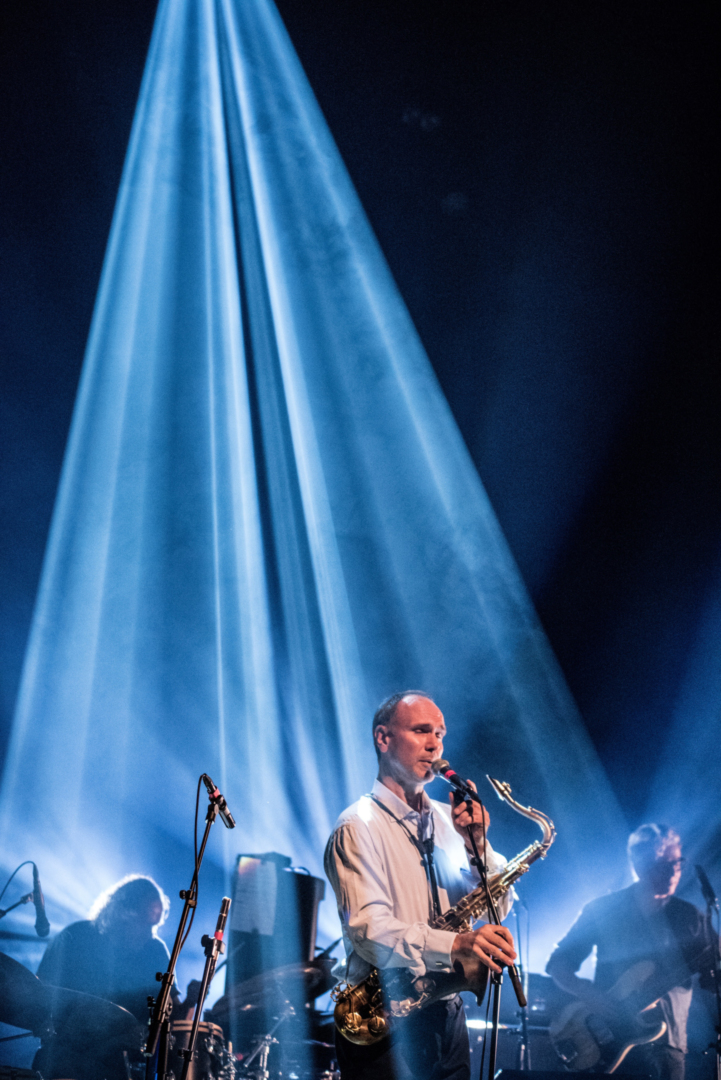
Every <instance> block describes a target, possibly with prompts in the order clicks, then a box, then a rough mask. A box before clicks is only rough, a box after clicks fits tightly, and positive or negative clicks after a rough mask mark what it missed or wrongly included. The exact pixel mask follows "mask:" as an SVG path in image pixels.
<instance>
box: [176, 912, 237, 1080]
mask: <svg viewBox="0 0 721 1080" xmlns="http://www.w3.org/2000/svg"><path fill="white" fill-rule="evenodd" d="M229 909H230V897H229V896H224V897H223V899H222V901H221V904H220V913H219V915H218V922H217V925H216V927H215V933H214V934H213V936H212V937H208V935H207V934H203V936H202V938H201V939H200V944H201V945H202V946H203V948H204V949H205V967H204V968H203V980H202V982H201V984H200V990H199V992H198V1000H197V1002H196V1005H195V1016H194V1017H193V1026H192V1028H191V1029H190V1042H189V1043H188V1046H187V1049H185V1050H183V1051H181V1055H182V1057H184V1058H185V1061H184V1062H183V1071H182V1072H181V1074H180V1080H187V1077H188V1070H189V1069H190V1063H191V1061H192V1060H193V1053H194V1052H195V1040H196V1039H197V1037H198V1025H199V1024H200V1017H201V1016H202V1013H203V1003H204V1001H205V998H206V996H207V993H208V987H209V986H210V984H211V982H212V979H213V976H214V975H215V965H216V963H217V962H218V956H219V955H220V954H221V953H223V952H225V945H224V943H223V931H224V930H225V923H226V920H227V918H228V911H229Z"/></svg>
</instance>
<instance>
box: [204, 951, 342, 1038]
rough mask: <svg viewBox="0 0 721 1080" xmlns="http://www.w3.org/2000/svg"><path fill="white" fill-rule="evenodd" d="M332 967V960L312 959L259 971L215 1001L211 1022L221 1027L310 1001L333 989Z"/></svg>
mask: <svg viewBox="0 0 721 1080" xmlns="http://www.w3.org/2000/svg"><path fill="white" fill-rule="evenodd" d="M332 965H333V961H332V960H329V959H323V960H320V961H319V960H318V959H316V960H309V961H307V962H306V963H296V964H285V965H284V966H283V967H278V968H272V969H271V970H270V971H263V972H261V974H260V975H255V976H254V977H253V978H252V979H246V981H245V982H242V983H239V984H238V985H237V986H233V987H231V988H230V990H229V991H228V993H227V994H225V995H224V996H223V997H221V998H219V999H218V1001H216V1003H215V1005H214V1006H213V1009H212V1010H211V1019H212V1020H213V1021H215V1022H216V1023H222V1021H224V1020H229V1019H230V1018H231V1017H232V1016H236V1015H238V1014H245V1013H249V1012H252V1011H254V1010H256V1009H265V1010H266V1011H267V1010H268V1009H271V1008H274V1007H276V1006H282V1004H283V1002H285V1001H290V1002H292V1003H294V1004H297V1003H298V1002H299V1001H302V1002H303V1003H305V1002H307V1001H312V1000H313V999H314V998H317V997H319V996H320V995H321V994H325V993H326V991H327V990H330V988H331V987H332V986H334V985H335V979H334V978H333V976H332V975H331V972H330V969H331V967H332Z"/></svg>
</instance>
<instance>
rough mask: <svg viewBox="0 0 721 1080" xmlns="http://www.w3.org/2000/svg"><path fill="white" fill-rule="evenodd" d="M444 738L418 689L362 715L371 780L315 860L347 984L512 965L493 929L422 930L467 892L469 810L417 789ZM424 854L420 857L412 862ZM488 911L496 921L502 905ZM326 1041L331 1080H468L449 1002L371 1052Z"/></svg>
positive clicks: (476, 821) (456, 1002)
mask: <svg viewBox="0 0 721 1080" xmlns="http://www.w3.org/2000/svg"><path fill="white" fill-rule="evenodd" d="M445 734H446V725H445V722H444V720H443V714H442V713H441V711H440V709H439V708H438V706H437V705H436V704H435V703H434V702H433V701H431V699H430V698H429V697H427V696H426V695H425V694H422V693H420V692H419V691H405V692H404V693H402V694H394V695H393V696H392V697H390V698H388V699H387V701H385V702H384V703H383V704H382V705H381V706H380V708H379V709H378V711H377V712H376V714H375V716H374V717H373V740H374V745H375V750H376V755H377V757H378V778H377V780H376V782H375V784H374V785H373V788H372V791H371V793H370V795H364V796H363V797H362V798H361V799H359V800H358V802H356V803H354V804H353V805H352V806H350V807H349V808H348V809H347V810H345V811H344V812H343V813H342V814H341V816H340V818H339V819H338V821H337V823H336V826H335V829H334V831H333V834H332V835H331V837H330V840H329V841H328V846H327V848H326V853H325V870H326V874H327V875H328V879H329V881H330V883H331V885H332V886H333V891H334V892H335V895H336V899H337V901H338V912H339V915H340V918H341V923H342V927H343V939H344V943H345V948H346V956H347V973H346V979H347V981H348V982H349V983H350V984H351V985H355V984H356V983H359V982H361V981H362V980H363V979H364V978H365V977H366V976H367V975H368V973H369V971H370V970H371V968H372V967H376V968H379V969H381V970H383V969H392V968H406V969H408V970H409V972H410V974H411V975H412V976H413V977H416V976H420V975H424V974H426V973H435V972H451V971H453V969H454V966H456V965H458V964H463V963H464V962H465V964H466V966H468V965H469V964H473V963H477V962H478V960H480V962H481V963H482V964H484V965H486V966H487V967H488V968H490V969H491V970H492V971H499V970H500V964H501V963H505V964H509V963H513V961H514V960H515V958H516V953H515V950H514V947H513V938H512V937H511V934H510V932H509V931H508V930H507V929H506V927H504V926H501V927H498V926H491V925H484V926H482V927H481V928H480V929H479V930H476V931H473V932H471V933H466V934H455V933H453V932H451V931H447V930H436V929H433V928H432V927H431V926H430V925H429V923H430V922H431V921H432V920H433V918H434V917H435V915H437V914H440V913H442V912H444V911H447V910H448V908H449V907H452V906H454V905H455V904H457V903H458V901H459V900H460V899H461V897H463V896H464V895H465V894H466V893H467V892H470V891H471V889H473V888H475V887H476V886H477V884H478V881H479V878H478V872H477V870H476V869H475V868H474V869H473V870H472V869H471V866H470V863H469V856H470V854H471V852H470V846H471V845H470V839H469V837H468V827H469V826H472V827H473V830H474V836H475V838H476V842H477V844H478V846H479V849H480V850H481V854H483V849H482V842H483V831H484V830H483V822H482V818H481V814H482V811H481V808H480V806H478V805H477V804H476V803H473V804H471V808H470V809H469V805H468V804H467V803H461V804H460V805H459V806H446V805H444V804H442V803H439V802H436V801H434V800H431V799H429V798H428V796H427V795H426V794H425V792H424V790H423V789H424V787H425V785H426V784H428V783H430V781H431V780H433V779H434V776H435V774H434V772H433V770H432V768H431V765H432V763H433V762H434V761H437V760H438V759H439V758H440V757H441V754H442V751H443V739H444V737H445ZM451 802H452V799H451ZM488 825H489V820H488V815H487V814H486V816H485V828H488ZM429 848H430V849H431V851H432V860H431V859H429V858H428V856H427V855H424V852H425V851H427V850H428V849H429ZM485 859H486V865H487V868H488V871H489V873H492V872H493V871H494V870H497V869H499V868H500V867H502V866H503V865H504V860H503V858H502V857H500V856H499V855H497V854H496V853H495V852H494V851H493V850H492V848H491V846H490V844H487V845H486V853H485ZM499 907H500V911H499V914H500V915H501V917H502V918H503V917H505V915H506V914H507V913H508V909H509V908H510V897H508V896H507V897H506V898H505V899H504V901H503V902H502V903H501V904H500V905H499ZM336 1044H337V1050H338V1061H339V1065H340V1069H341V1076H342V1078H343V1080H468V1078H469V1077H470V1053H469V1046H468V1035H467V1031H466V1025H465V1015H464V1011H463V1005H462V1003H461V999H460V998H459V997H458V996H457V995H456V996H455V997H453V998H451V999H450V1000H448V999H444V1000H441V1001H438V1002H436V1003H434V1004H433V1005H430V1006H428V1007H427V1008H425V1009H422V1010H419V1011H418V1012H415V1013H413V1014H412V1015H411V1016H409V1017H407V1018H405V1019H403V1020H401V1021H399V1022H398V1023H397V1025H396V1028H395V1033H394V1034H393V1035H392V1036H391V1037H390V1038H385V1039H382V1040H381V1041H380V1042H378V1043H375V1044H374V1045H372V1046H357V1045H355V1044H353V1043H351V1042H349V1041H348V1040H347V1039H345V1038H344V1037H343V1036H341V1035H340V1034H339V1035H338V1036H337V1039H336Z"/></svg>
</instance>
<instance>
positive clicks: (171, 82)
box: [0, 0, 624, 948]
mask: <svg viewBox="0 0 721 1080" xmlns="http://www.w3.org/2000/svg"><path fill="white" fill-rule="evenodd" d="M413 684H419V685H421V686H423V687H425V688H427V689H428V690H429V692H431V693H433V694H434V695H435V696H436V697H437V699H438V701H439V703H440V704H441V706H442V707H443V709H444V711H445V712H446V715H447V717H448V720H449V724H450V726H451V731H452V732H453V731H455V735H454V736H453V737H452V740H451V743H450V748H451V749H455V751H456V752H457V753H458V754H459V755H460V754H468V753H471V752H473V753H475V752H479V753H480V752H481V751H482V755H483V763H484V771H490V772H492V773H494V774H495V775H502V776H504V777H506V776H507V777H508V778H509V779H510V780H511V781H514V782H515V786H516V787H517V789H518V790H519V792H522V795H523V798H524V800H533V801H534V802H536V803H537V804H538V805H539V806H541V807H542V808H543V809H544V810H547V811H548V812H549V813H551V814H552V816H553V817H554V818H555V820H556V824H557V826H558V829H559V836H560V839H559V842H558V844H557V846H556V848H554V861H555V862H556V864H557V867H558V871H557V873H558V875H559V876H558V878H557V880H558V881H560V882H562V883H563V889H564V893H563V896H564V901H563V903H562V904H561V907H562V908H563V907H564V904H565V907H566V908H567V909H568V918H569V920H570V918H571V917H572V915H573V913H574V909H575V908H577V907H578V905H579V904H580V902H581V901H582V900H585V899H587V898H588V897H589V896H590V895H592V894H593V893H594V892H596V891H601V888H605V887H607V884H608V881H607V876H608V872H609V867H610V866H611V865H612V864H613V860H614V859H615V857H616V854H617V852H618V851H619V850H621V848H622V842H623V831H624V827H623V823H622V821H621V820H620V816H619V813H618V810H617V807H616V804H615V801H614V799H613V797H612V794H611V792H610V789H609V786H608V784H607V782H606V780H605V777H604V775H603V772H602V770H601V768H600V766H599V764H598V761H597V759H596V757H595V755H594V753H593V750H592V747H591V744H590V742H589V740H588V738H587V736H586V734H585V732H584V729H583V725H582V723H581V721H580V718H579V717H578V716H577V714H576V712H575V710H574V706H573V703H572V701H571V699H570V696H569V694H568V692H567V690H566V688H565V685H564V682H563V679H562V677H561V674H560V672H559V670H558V667H557V665H556V663H555V661H554V658H553V656H552V654H551V652H550V649H549V647H548V644H547V642H546V639H545V637H544V635H543V632H542V630H541V628H540V626H539V624H538V621H537V619H536V616H535V614H534V612H533V610H532V607H531V605H530V603H529V600H528V597H527V595H526V593H525V590H524V587H523V584H522V582H521V580H520V578H519V575H518V573H517V570H516V568H515V566H514V564H513V561H512V559H511V556H510V554H509V552H508V549H507V547H506V544H505V541H504V539H503V537H502V535H501V532H500V529H499V527H498V524H497V522H496V519H495V517H494V514H493V511H492V508H491V506H490V504H489V502H488V499H487V497H486V495H485V493H484V491H483V488H482V486H481V483H480V481H479V479H478V476H477V474H476V472H475V470H474V468H473V465H472V462H471V460H470V458H469V455H468V453H467V451H466V448H465V446H464V444H463V442H462V439H461V437H460V434H459V432H458V430H457V428H456V425H455V423H454V421H453V418H452V416H451V414H450V411H449V409H448V406H447V404H446V402H445V401H444V399H443V396H442V394H441V392H440V389H439V387H438V385H437V382H436V380H435V378H434V376H433V373H432V370H431V367H430V365H429V363H428V360H427V358H426V356H425V354H424V352H423V348H422V346H421V343H420V341H419V339H418V336H417V334H416V332H415V330H414V328H413V325H412V323H411V321H410V318H409V316H408V313H407V311H406V309H405V307H404V305H403V302H402V300H401V298H400V296H399V294H398V291H397V289H396V287H395V285H394V283H393V280H392V278H391V275H390V273H389V271H388V268H387V266H386V264H385V262H384V259H383V257H382V255H381V253H380V250H379V248H378V245H377V243H376V241H375V239H374V237H373V235H372V232H371V230H370V227H369V225H368V222H367V220H366V218H365V215H364V214H363V211H362V208H361V206H360V203H359V201H358V199H357V196H356V194H355V192H354V190H353V187H352V185H351V182H350V180H349V178H348V176H347V173H346V171H345V169H344V167H343V164H342V161H341V159H340V156H339V154H338V152H337V150H336V148H335V146H334V144H333V141H332V138H331V136H330V133H329V132H328V129H327V127H326V125H325V123H324V121H323V118H322V116H321V114H320V111H319V109H318V107H317V104H316V102H315V100H314V98H313V95H312V93H311V91H310V88H309V86H308V84H307V82H306V80H305V77H304V75H303V72H302V70H301V68H300V65H299V62H298V60H297V57H296V56H295V53H294V51H293V48H292V46H291V44H290V42H289V40H288V38H287V35H286V33H285V30H284V28H283V26H282V23H281V22H280V19H279V17H278V14H277V12H276V10H275V8H274V7H273V5H272V4H271V3H270V2H269V0H244V2H242V3H240V2H238V0H163V2H161V5H160V8H159V11H158V16H157V21H156V27H155V31H154V35H153V40H152V43H151V48H150V53H149V56H148V62H147V66H146V72H145V76H144V80H143V85H142V89H141V94H140V100H139V104H138V109H137V115H136V120H135V124H134V127H133V132H132V136H131V141H130V146H129V150H128V155H127V161H126V165H125V170H124V173H123V178H122V182H121V188H120V193H119V196H118V203H117V207H116V212H115V216H114V220H113V226H112V230H111V235H110V240H109V244H108V251H107V255H106V260H105V265H104V269H103V275H102V280H101V284H100V289H99V294H98V300H97V304H96V310H95V314H94V318H93V325H92V329H91V334H90V339H89V343H88V349H87V355H86V360H85V365H84V370H83V376H82V381H81V386H80V390H79V394H78V401H77V406H76V410H75V415H74V419H73V424H72V430H71V434H70V439H69V444H68V450H67V454H66V460H65V464H64V469H63V475H62V479H61V484H60V489H59V493H58V499H57V504H56V508H55V514H54V518H53V524H52V530H51V536H50V540H49V544H48V551H47V555H46V560H45V566H44V571H43V578H42V583H41V587H40V592H39V596H38V601H37V608H36V612H35V618H34V622H33V628H32V632H31V636H30V641H29V645H28V652H27V658H26V663H25V669H24V675H23V681H22V687H21V691H20V696H19V701H18V708H17V714H16V718H15V724H14V731H13V737H12V746H11V751H10V755H9V759H8V766H7V772H6V777H5V784H4V790H3V801H2V806H1V808H0V826H1V828H2V836H3V842H4V845H5V848H4V851H5V858H6V859H7V860H8V861H10V860H11V859H12V858H13V857H16V856H19V855H21V854H24V853H25V851H26V850H27V848H28V844H29V842H30V838H35V839H36V841H37V838H39V837H40V836H42V837H43V840H42V843H43V844H44V845H45V848H46V859H47V864H46V865H47V866H48V869H47V871H46V873H45V877H46V880H47V881H48V888H47V891H48V893H49V896H50V898H51V901H52V902H53V903H54V904H55V905H56V906H57V908H58V910H60V909H61V908H62V909H64V911H66V912H77V911H79V910H82V908H83V907H84V906H86V905H87V903H88V902H89V900H90V899H91V898H92V896H93V895H94V894H95V893H96V892H98V891H99V890H100V888H101V887H103V886H105V885H107V884H108V882H109V881H111V880H113V879H114V878H116V877H119V876H120V875H121V874H122V873H124V872H126V871H128V870H137V869H143V870H148V871H150V872H152V873H154V874H155V875H156V876H157V877H158V878H159V879H160V880H164V879H165V878H166V875H168V874H171V873H172V872H174V871H173V868H172V867H171V866H170V862H169V856H168V854H167V852H168V849H169V847H171V846H173V850H178V847H179V846H180V848H182V846H183V845H184V844H185V842H186V840H187V835H188V821H189V805H190V802H191V799H192V793H193V791H194V783H195V777H196V776H197V774H198V772H200V771H208V772H210V773H211V774H212V775H213V776H215V775H216V774H217V775H218V776H220V777H221V778H222V786H223V789H224V791H225V792H226V794H227V796H228V800H229V803H230V804H231V806H232V807H233V810H234V812H235V815H236V817H237V819H238V823H239V829H238V830H237V835H235V834H234V837H233V839H234V840H235V841H236V842H237V843H238V844H241V845H242V848H243V849H244V850H245V851H262V850H271V849H276V850H284V851H288V852H291V853H292V854H293V856H294V858H295V859H296V860H297V861H298V862H301V863H303V865H305V866H307V867H309V868H310V869H311V870H313V871H315V872H319V870H320V865H321V855H322V850H323V844H324V841H325V837H326V835H327V833H328V831H329V829H330V826H331V824H332V822H333V820H334V818H335V816H336V814H337V813H338V811H339V810H340V809H341V807H342V806H343V805H344V804H345V803H346V802H348V801H350V800H351V799H353V798H355V797H356V796H357V795H358V794H359V793H361V792H362V791H364V790H366V789H367V787H368V785H369V783H370V781H371V779H372V776H373V772H374V759H373V754H372V750H371V747H370V734H369V724H370V715H371V712H372V710H373V707H374V705H375V704H376V702H377V701H378V700H379V699H380V698H381V697H382V696H384V695H385V694H386V693H388V692H390V691H391V690H394V689H396V688H398V687H399V686H404V685H413ZM478 748H480V750H479V749H478ZM28 787H30V789H31V793H32V799H31V805H30V806H29V807H26V808H25V809H24V810H23V811H22V812H21V811H20V806H21V802H22V800H21V795H22V793H23V792H27V790H28ZM99 792H102V795H103V805H104V807H105V808H106V811H105V812H104V813H103V814H102V815H98V813H97V805H98V793H99ZM109 834H111V835H112V843H111V844H109V843H108V836H109ZM499 846H500V847H501V848H503V847H504V846H507V845H504V844H503V842H502V840H501V842H500V843H499ZM523 846H525V843H524V845H523ZM591 847H593V850H594V863H595V873H596V878H594V876H593V875H591V874H589V873H588V866H587V853H588V851H589V849H590V848H591ZM232 855H233V850H232V849H230V848H227V849H226V851H225V855H224V859H225V863H226V867H227V866H228V865H229V862H230V859H231V857H232ZM209 858H213V854H212V853H209ZM215 858H216V861H218V862H220V863H222V862H223V858H221V857H220V856H218V855H217V853H216V855H215ZM582 872H583V876H582ZM604 875H605V877H604ZM581 879H582V881H583V883H582V884H579V882H580V881H581ZM596 879H599V881H601V882H602V884H597V880H596ZM539 904H541V908H539V910H547V911H551V910H553V911H555V912H556V913H557V912H558V910H559V903H558V901H557V900H556V899H555V898H552V897H551V894H550V891H549V892H548V896H547V897H546V898H545V899H543V898H542V897H541V896H540V894H539ZM543 904H545V908H543ZM328 907H330V905H329V906H328ZM329 920H330V914H328V916H327V917H326V920H325V925H329ZM549 943H550V942H549ZM544 947H545V946H544ZM539 948H540V946H539Z"/></svg>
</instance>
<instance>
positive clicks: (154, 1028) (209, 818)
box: [144, 773, 235, 1080]
mask: <svg viewBox="0 0 721 1080" xmlns="http://www.w3.org/2000/svg"><path fill="white" fill-rule="evenodd" d="M201 783H204V784H205V787H206V790H207V792H208V797H209V800H210V801H209V804H208V811H207V813H206V815H205V832H204V833H203V839H202V841H201V844H200V850H198V849H197V832H196V858H195V868H194V870H193V877H192V880H191V882H190V888H189V889H181V890H180V899H181V900H182V901H183V910H182V913H181V916H180V923H179V924H178V932H177V933H176V935H175V941H174V942H173V950H172V952H171V954H170V959H169V960H168V968H167V970H166V971H165V972H158V973H157V975H156V976H155V977H156V979H157V980H158V982H159V983H160V984H161V986H160V991H159V993H158V996H157V997H156V998H155V1000H153V998H148V1008H149V1009H150V1010H152V1011H151V1013H150V1019H149V1021H148V1038H147V1040H146V1042H145V1048H144V1054H145V1058H146V1065H145V1080H153V1078H154V1077H156V1076H157V1080H175V1074H174V1073H173V1072H172V1071H171V1070H169V1069H168V1051H169V1049H170V1014H171V1012H172V1008H173V1003H172V1001H171V997H170V992H171V990H172V988H173V983H174V981H175V968H176V965H177V963H178V957H179V956H180V950H181V949H182V947H183V945H184V944H185V936H186V933H185V927H186V924H187V922H188V918H189V917H190V915H191V912H193V914H195V908H196V907H197V903H198V875H199V874H200V866H201V863H202V862H203V856H204V854H205V846H206V844H207V843H208V837H209V836H210V830H211V828H212V826H213V822H214V821H215V819H216V818H217V816H218V814H220V817H221V820H222V821H223V824H224V825H225V826H226V828H228V829H234V828H235V822H234V821H233V818H232V816H231V814H230V811H229V810H228V806H227V804H226V801H225V799H224V798H223V796H222V795H221V794H220V791H219V790H218V789H217V787H216V786H215V784H214V783H213V781H212V780H211V779H210V777H209V776H208V775H207V774H206V773H203V774H202V776H201V777H200V780H199V781H198V799H200V784H201ZM196 827H197V804H196ZM191 921H192V919H191ZM196 1019H197V1017H196ZM196 1031H197V1028H196ZM156 1051H157V1062H156V1058H155V1055H156Z"/></svg>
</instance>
